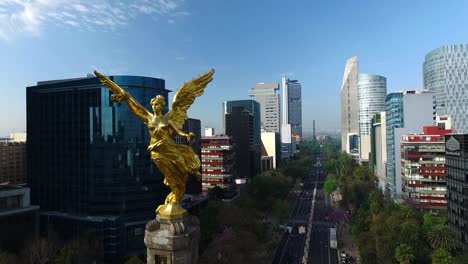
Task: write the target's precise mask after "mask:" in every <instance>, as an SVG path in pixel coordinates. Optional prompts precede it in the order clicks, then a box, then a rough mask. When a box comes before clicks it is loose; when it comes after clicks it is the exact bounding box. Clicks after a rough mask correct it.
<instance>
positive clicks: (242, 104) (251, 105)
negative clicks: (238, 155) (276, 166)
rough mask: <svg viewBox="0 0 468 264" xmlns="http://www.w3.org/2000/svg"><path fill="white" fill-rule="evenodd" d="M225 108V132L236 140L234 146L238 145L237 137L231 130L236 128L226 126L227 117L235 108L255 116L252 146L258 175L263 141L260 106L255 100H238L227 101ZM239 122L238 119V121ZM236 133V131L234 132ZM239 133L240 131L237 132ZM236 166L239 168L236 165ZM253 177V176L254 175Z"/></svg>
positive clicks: (224, 104)
mask: <svg viewBox="0 0 468 264" xmlns="http://www.w3.org/2000/svg"><path fill="white" fill-rule="evenodd" d="M223 106H224V115H225V121H224V123H225V128H224V131H225V132H226V134H227V135H229V136H231V137H232V138H233V140H234V144H236V136H235V135H231V134H229V133H228V132H230V131H229V130H230V129H229V128H234V127H233V124H232V123H231V124H226V122H227V118H226V115H227V114H230V113H231V112H232V111H233V109H234V108H242V109H243V110H245V111H248V112H249V113H250V114H252V116H253V120H252V122H253V131H252V132H253V135H252V142H251V143H250V144H252V145H253V149H254V154H253V161H252V164H254V170H253V172H254V174H257V173H259V172H260V170H261V157H262V139H261V121H260V104H259V103H258V102H257V101H255V100H236V101H226V102H224V103H223ZM236 120H237V119H236ZM237 126H240V127H242V126H244V124H242V123H238V124H237ZM245 127H246V128H247V127H248V124H245ZM232 131H234V130H232ZM236 131H238V130H236ZM235 166H239V165H238V164H236V165H235ZM252 176H253V175H252Z"/></svg>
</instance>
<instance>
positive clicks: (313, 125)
mask: <svg viewBox="0 0 468 264" xmlns="http://www.w3.org/2000/svg"><path fill="white" fill-rule="evenodd" d="M316 137H317V135H316V134H315V120H312V140H313V141H316V140H317V138H316Z"/></svg>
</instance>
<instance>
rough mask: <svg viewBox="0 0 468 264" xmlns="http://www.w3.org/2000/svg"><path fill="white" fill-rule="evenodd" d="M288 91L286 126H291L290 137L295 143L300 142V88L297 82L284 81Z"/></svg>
mask: <svg viewBox="0 0 468 264" xmlns="http://www.w3.org/2000/svg"><path fill="white" fill-rule="evenodd" d="M286 89H287V90H288V108H287V109H288V124H291V133H292V137H293V138H294V139H295V140H296V143H300V142H301V141H302V91H301V90H302V88H301V84H300V83H299V81H297V80H290V79H288V80H287V81H286Z"/></svg>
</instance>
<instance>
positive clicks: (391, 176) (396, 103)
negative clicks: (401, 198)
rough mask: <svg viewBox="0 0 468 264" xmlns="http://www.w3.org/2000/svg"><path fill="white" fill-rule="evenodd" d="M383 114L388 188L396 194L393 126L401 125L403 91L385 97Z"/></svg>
mask: <svg viewBox="0 0 468 264" xmlns="http://www.w3.org/2000/svg"><path fill="white" fill-rule="evenodd" d="M385 116H386V122H387V127H386V129H387V183H388V186H387V188H388V190H389V191H390V193H392V194H396V185H397V183H396V180H397V179H396V174H395V144H397V146H399V145H400V143H399V142H395V128H399V127H403V125H404V123H403V120H404V119H403V93H401V92H399V93H390V94H388V95H387V98H386V99H385Z"/></svg>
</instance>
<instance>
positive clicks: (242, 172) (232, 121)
mask: <svg viewBox="0 0 468 264" xmlns="http://www.w3.org/2000/svg"><path fill="white" fill-rule="evenodd" d="M253 119H254V118H253V115H252V113H250V112H249V111H247V110H245V109H244V108H243V107H241V106H234V107H233V108H232V109H231V111H230V112H229V113H228V114H226V133H227V135H228V136H230V137H231V138H232V140H233V145H234V153H235V161H234V166H235V167H234V174H235V177H236V178H243V179H251V178H252V177H253V176H255V175H256V174H257V173H259V172H260V170H261V152H259V153H258V154H257V152H256V149H255V145H254V144H253V141H254V140H253V138H254V125H253V123H254V121H253ZM260 147H261V146H260ZM257 163H258V167H257V166H256V165H257Z"/></svg>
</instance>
